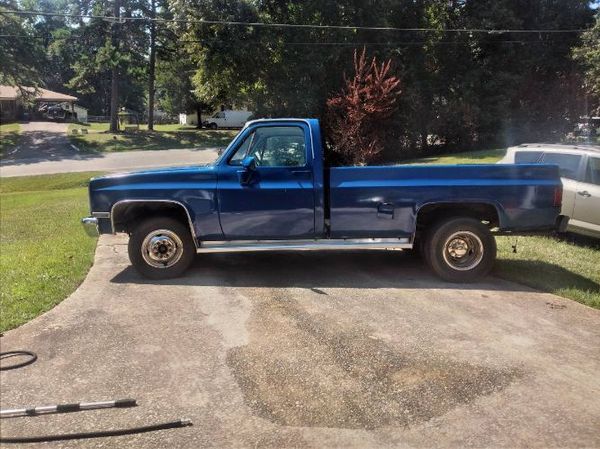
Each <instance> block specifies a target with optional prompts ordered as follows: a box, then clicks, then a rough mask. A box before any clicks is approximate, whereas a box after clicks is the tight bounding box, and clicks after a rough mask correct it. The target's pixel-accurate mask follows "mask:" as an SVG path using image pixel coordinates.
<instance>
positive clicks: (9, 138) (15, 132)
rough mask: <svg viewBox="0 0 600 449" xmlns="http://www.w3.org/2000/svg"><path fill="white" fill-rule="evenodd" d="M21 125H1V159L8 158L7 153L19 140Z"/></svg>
mask: <svg viewBox="0 0 600 449" xmlns="http://www.w3.org/2000/svg"><path fill="white" fill-rule="evenodd" d="M19 130H20V127H19V124H18V123H7V124H5V125H0V158H3V157H4V156H6V154H5V153H6V152H8V151H10V149H11V148H13V147H14V146H15V145H16V144H17V141H18V140H19Z"/></svg>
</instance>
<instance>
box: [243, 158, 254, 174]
mask: <svg viewBox="0 0 600 449" xmlns="http://www.w3.org/2000/svg"><path fill="white" fill-rule="evenodd" d="M242 168H243V169H244V170H245V171H254V170H256V159H254V156H246V157H245V158H244V159H243V160H242Z"/></svg>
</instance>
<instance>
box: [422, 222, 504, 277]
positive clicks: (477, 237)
mask: <svg viewBox="0 0 600 449" xmlns="http://www.w3.org/2000/svg"><path fill="white" fill-rule="evenodd" d="M423 250H424V251H423V254H424V256H425V260H426V261H427V264H428V265H429V266H430V267H431V269H432V270H433V272H434V273H435V274H437V275H438V276H439V277H441V278H442V279H444V280H445V281H448V282H463V283H466V282H476V281H478V280H480V279H481V278H482V277H483V276H485V275H486V274H488V273H489V272H490V270H491V269H492V267H493V265H494V262H495V260H496V239H495V238H494V236H493V235H492V233H491V232H490V230H489V229H488V227H487V226H485V225H484V224H483V223H481V221H478V220H476V219H474V218H467V217H455V218H449V219H446V220H443V221H440V222H438V223H436V224H435V225H433V227H432V228H431V229H430V231H429V232H428V233H427V236H426V238H425V242H424V248H423Z"/></svg>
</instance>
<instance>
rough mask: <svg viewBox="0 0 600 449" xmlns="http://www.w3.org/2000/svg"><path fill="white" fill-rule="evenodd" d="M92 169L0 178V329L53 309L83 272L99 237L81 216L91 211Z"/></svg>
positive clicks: (70, 290) (86, 269)
mask: <svg viewBox="0 0 600 449" xmlns="http://www.w3.org/2000/svg"><path fill="white" fill-rule="evenodd" d="M93 175H95V173H73V174H60V175H45V176H33V177H23V178H2V179H1V180H0V245H1V251H0V272H1V273H2V289H1V290H0V311H1V313H0V331H5V330H8V329H12V328H14V327H17V326H19V325H21V324H23V323H25V322H27V321H29V320H31V319H32V318H34V317H36V316H38V315H40V314H41V313H43V312H45V311H47V310H49V309H51V308H52V307H53V306H54V305H56V304H57V303H59V302H60V301H62V300H63V299H64V298H66V297H67V296H68V295H69V294H70V293H71V292H73V291H74V290H75V289H76V288H77V286H78V285H79V284H80V283H81V282H82V281H83V279H84V278H85V276H86V274H87V272H88V270H89V268H90V266H91V264H92V262H93V257H94V249H95V247H96V239H94V238H90V237H89V236H87V235H86V234H85V232H84V231H83V228H82V227H81V225H80V223H79V219H80V218H81V217H83V216H85V215H86V214H87V213H88V202H87V189H86V188H85V185H86V182H87V180H88V179H89V178H90V177H91V176H93Z"/></svg>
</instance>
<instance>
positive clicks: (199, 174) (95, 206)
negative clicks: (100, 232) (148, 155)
mask: <svg viewBox="0 0 600 449" xmlns="http://www.w3.org/2000/svg"><path fill="white" fill-rule="evenodd" d="M216 183H217V175H216V170H215V166H214V165H194V166H186V167H169V168H158V169H152V170H141V171H134V172H126V173H116V174H111V175H107V176H101V177H98V178H93V179H92V180H90V185H89V194H90V206H91V211H92V212H102V211H110V209H111V207H112V205H113V204H114V203H116V202H117V201H120V200H123V199H149V200H160V199H171V200H177V199H181V198H183V197H185V196H187V195H189V193H190V191H194V190H195V191H200V190H203V191H206V190H214V189H215V188H216Z"/></svg>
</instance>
